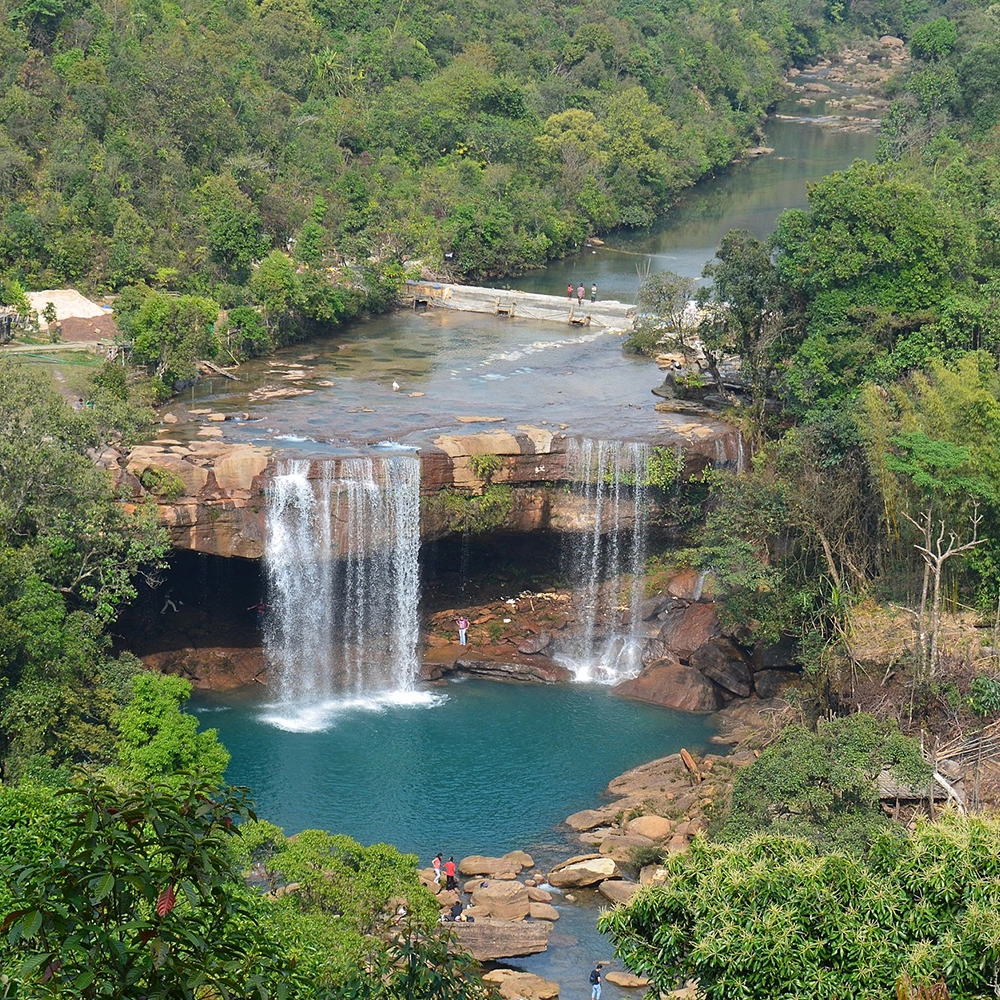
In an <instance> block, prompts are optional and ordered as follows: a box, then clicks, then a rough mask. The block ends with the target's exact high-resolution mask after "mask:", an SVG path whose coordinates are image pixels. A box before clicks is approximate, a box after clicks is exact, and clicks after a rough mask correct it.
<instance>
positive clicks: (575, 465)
mask: <svg viewBox="0 0 1000 1000" xmlns="http://www.w3.org/2000/svg"><path fill="white" fill-rule="evenodd" d="M649 457H650V449H649V446H648V445H645V444H642V443H640V442H635V441H593V440H589V439H584V440H580V441H573V442H572V443H571V445H570V448H569V451H568V453H567V458H568V460H569V466H570V469H571V470H572V474H573V477H574V480H575V484H576V485H575V487H574V489H575V490H576V492H577V493H578V495H579V497H580V500H581V503H582V506H583V509H582V510H581V512H580V522H581V529H582V530H581V531H579V532H577V533H574V534H573V535H571V536H570V540H569V541H568V543H567V546H566V548H565V549H564V555H563V568H564V572H565V574H566V576H567V578H568V580H569V582H570V583H571V585H572V586H573V588H574V590H575V593H576V612H577V623H576V628H575V630H574V638H573V640H572V642H571V648H569V649H567V651H566V654H565V658H566V661H567V666H569V667H570V669H572V670H573V672H574V674H575V675H576V679H577V680H581V681H599V682H602V683H608V684H614V683H617V682H618V681H620V680H623V679H624V678H626V677H631V676H633V675H634V674H636V673H637V672H638V671H639V668H640V666H641V663H640V651H641V643H640V641H639V640H640V635H639V632H640V628H641V622H639V620H638V615H637V614H635V609H636V608H637V606H638V604H639V602H640V601H641V600H642V598H643V596H644V595H643V579H644V576H643V572H644V569H645V561H646V534H647V517H648V496H647V485H646V480H647V466H648V463H649Z"/></svg>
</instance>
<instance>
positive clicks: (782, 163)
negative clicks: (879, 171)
mask: <svg viewBox="0 0 1000 1000" xmlns="http://www.w3.org/2000/svg"><path fill="white" fill-rule="evenodd" d="M786 110H800V109H794V108H793V109H786ZM813 110H814V111H816V112H817V113H819V114H821V113H822V110H823V109H822V107H817V108H815V109H813ZM766 141H767V143H768V145H770V146H773V147H774V148H775V152H774V153H773V154H771V155H768V156H763V157H759V158H756V159H753V160H749V161H747V162H745V163H741V164H737V165H734V166H733V167H732V168H731V169H730V170H728V171H727V172H726V173H725V174H724V175H721V176H719V177H717V178H714V179H711V180H708V181H706V182H705V183H704V184H701V185H699V187H698V188H697V189H696V190H694V191H692V192H690V193H689V194H688V195H687V196H685V197H684V198H682V199H681V201H680V202H679V203H678V205H677V206H676V207H675V209H674V210H673V211H672V212H671V213H670V214H669V216H668V217H667V218H666V219H665V220H664V221H663V222H662V224H661V225H659V226H657V227H656V228H655V229H653V230H650V231H646V232H642V233H616V234H612V235H610V236H608V237H607V246H605V247H603V248H600V249H597V250H593V251H592V250H587V251H585V252H583V253H581V254H579V255H577V256H576V257H573V258H569V259H567V260H565V261H562V262H559V263H557V264H554V265H552V266H551V267H549V268H547V269H545V270H544V271H540V272H536V273H534V274H531V275H526V276H524V277H521V278H517V279H512V280H511V285H512V286H514V287H517V288H522V289H525V290H530V291H544V292H552V293H556V294H558V293H560V292H561V291H562V290H564V289H565V287H566V285H567V283H570V282H571V283H573V284H576V283H578V282H582V283H584V284H585V285H586V286H587V287H588V289H589V287H590V284H591V283H592V282H596V283H597V285H598V288H599V294H600V295H601V296H602V297H605V298H618V299H621V300H624V301H634V300H635V296H636V291H637V288H638V280H639V278H638V275H639V272H640V271H641V270H642V269H643V268H645V266H646V265H647V263H648V265H649V266H650V267H651V269H653V270H663V269H670V270H675V271H678V272H680V273H682V274H685V275H690V276H698V275H700V273H701V269H702V267H703V266H704V264H705V262H706V261H708V260H709V259H710V258H711V257H712V256H713V253H714V250H715V247H716V246H717V245H718V243H719V241H720V240H721V238H722V236H723V235H724V234H725V233H726V232H727V231H728V230H729V229H732V228H745V229H749V230H750V231H751V232H753V233H755V234H756V235H758V236H764V235H766V234H767V233H768V232H769V231H770V230H771V229H772V228H773V226H774V222H775V219H776V217H777V215H778V214H779V213H780V211H781V210H782V209H784V208H788V207H798V206H804V205H805V204H806V185H807V183H808V182H810V181H814V180H817V179H818V178H820V177H821V176H823V175H824V174H826V173H828V172H830V171H832V170H835V169H839V168H843V167H845V166H847V165H849V164H850V163H851V162H852V161H853V160H854V159H856V158H870V157H871V156H872V155H873V154H874V148H875V142H876V139H875V135H874V133H857V132H851V131H845V130H839V129H835V128H830V127H828V126H827V125H825V124H821V123H820V122H819V121H811V120H809V119H804V120H800V121H772V122H771V123H770V124H769V126H768V130H767V139H766ZM241 378H242V379H243V381H242V382H241V383H240V384H239V385H238V386H237V385H234V384H233V383H224V382H222V380H213V381H211V382H208V383H205V384H203V385H201V386H199V387H197V388H195V389H194V390H192V393H191V396H190V397H189V399H187V400H186V401H185V402H187V403H188V404H189V405H190V406H191V407H192V408H195V407H212V408H213V409H216V410H221V411H223V412H227V413H228V414H229V415H231V416H233V415H237V414H240V413H243V412H247V413H250V414H251V417H252V419H249V420H243V419H240V418H237V419H233V420H229V421H227V422H226V423H225V425H224V429H225V430H224V433H225V435H226V437H227V438H229V439H235V440H246V441H255V442H257V443H262V444H270V445H273V446H276V447H278V448H281V449H284V450H286V451H288V452H292V451H294V452H297V453H299V454H303V453H304V454H309V455H314V454H324V453H330V452H340V451H356V450H357V447H358V445H359V444H365V445H369V446H371V445H375V446H379V445H381V446H382V447H388V448H395V447H400V446H404V447H405V446H411V447H415V446H418V445H419V444H420V443H422V442H423V441H426V440H427V439H428V438H432V437H433V436H434V434H436V433H438V432H439V431H441V430H443V429H448V430H454V429H455V428H456V427H458V426H461V427H462V428H463V429H464V430H466V431H468V430H474V429H476V425H475V424H474V423H473V424H471V425H470V424H468V423H465V422H463V423H461V424H459V423H457V418H458V417H461V416H466V417H467V416H470V415H484V416H485V415H489V416H494V417H502V418H504V421H503V422H502V423H499V424H495V423H491V424H488V425H484V426H488V427H497V426H499V427H504V426H508V427H513V426H514V425H515V423H516V422H519V421H529V420H530V421H531V422H532V423H535V424H545V423H549V424H550V425H551V426H552V427H553V428H555V427H558V428H560V429H564V430H565V431H566V432H567V433H569V434H579V435H590V436H602V435H605V436H614V437H623V436H628V437H630V438H643V437H647V438H651V439H655V438H656V437H657V435H662V434H663V433H665V432H666V431H667V430H668V429H669V425H668V424H667V423H665V422H664V418H665V416H666V415H662V414H656V413H655V411H654V410H653V403H654V400H653V398H652V397H651V396H650V393H649V390H650V388H651V387H652V386H653V385H655V384H656V383H657V382H659V380H660V379H659V375H658V372H657V370H656V368H655V366H653V365H652V364H651V363H650V362H648V361H644V360H641V359H636V358H631V357H627V356H625V355H623V353H622V352H621V349H620V341H619V339H618V338H617V337H616V336H608V335H604V334H598V333H593V332H591V331H584V332H583V333H579V334H572V333H570V332H568V331H567V329H566V328H565V327H561V326H554V325H549V326H546V325H545V324H532V323H525V322H520V321H515V320H498V319H495V318H493V317H476V316H469V315H462V314H454V313H447V312H440V313H435V312H431V313H425V314H414V313H412V312H406V313H400V314H397V315H394V316H387V317H381V318H378V319H374V320H372V321H370V322H364V323H357V324H354V325H352V326H351V327H349V328H347V329H345V330H343V331H342V332H339V333H338V334H337V336H336V338H335V339H329V340H324V341H321V342H319V341H318V342H315V343H311V344H308V345H299V346H297V347H296V348H294V349H288V350H285V351H282V352H281V353H280V354H279V356H278V357H277V358H275V359H271V360H268V361H262V362H259V363H257V364H256V365H252V366H248V367H247V369H245V370H242V371H241ZM393 382H395V383H396V384H397V386H398V388H397V389H394V388H393ZM170 431H171V436H174V434H176V433H179V434H181V435H183V433H184V432H185V428H184V426H183V423H182V424H181V425H176V426H174V427H171V428H170ZM194 707H195V709H196V710H197V711H199V712H201V713H204V714H203V720H204V722H205V723H206V724H207V725H212V726H217V727H218V729H219V731H220V735H221V736H222V739H223V741H224V742H225V744H226V745H227V746H228V748H229V749H230V751H231V753H232V755H233V757H232V763H231V765H230V768H229V771H228V775H227V777H228V778H229V780H231V781H233V782H234V783H237V784H247V785H249V786H251V787H252V788H253V790H254V794H255V798H256V801H257V805H258V810H259V813H260V815H261V816H262V817H266V818H268V819H270V820H272V821H274V822H277V823H278V824H279V825H281V826H283V827H284V828H285V829H286V831H287V832H289V833H291V832H295V831H297V830H301V829H304V828H308V827H321V828H324V829H328V830H331V831H336V832H344V833H348V834H350V835H352V836H354V837H356V838H357V839H359V840H361V841H364V842H366V843H368V842H374V841H387V842H390V843H392V844H395V845H397V846H399V847H400V848H402V849H404V850H408V851H413V852H415V853H417V854H418V855H419V856H420V858H421V862H422V864H425V865H426V864H429V863H430V859H431V857H432V856H433V855H434V853H435V852H436V851H438V850H441V851H443V852H444V853H445V856H446V857H447V856H448V855H449V854H454V855H455V857H456V858H458V857H460V856H461V855H462V854H464V853H484V854H490V853H495V852H496V853H502V852H504V851H507V850H510V849H513V848H524V849H527V850H529V851H533V852H534V853H536V855H538V856H539V857H540V858H543V859H547V860H553V859H554V858H556V857H557V856H560V855H562V856H565V855H566V854H569V853H575V849H576V848H575V846H574V845H573V844H571V842H570V841H568V840H567V839H566V836H565V831H562V830H560V829H559V826H558V824H559V822H560V820H561V819H562V818H564V817H565V816H566V815H568V814H569V813H571V812H573V811H575V810H576V809H579V808H583V807H586V806H588V805H591V804H593V803H594V802H595V801H596V799H597V797H598V795H599V793H600V791H601V789H602V788H603V787H604V785H605V784H606V783H607V781H608V780H609V779H610V778H611V777H612V776H613V775H615V774H617V773H620V772H621V771H623V770H625V769H627V768H629V767H631V766H634V765H636V764H638V763H640V762H641V761H644V760H649V759H652V758H654V757H657V756H662V755H665V754H668V753H671V752H674V751H676V750H677V749H678V748H679V747H680V746H682V745H683V746H687V747H688V748H689V749H691V750H697V749H702V748H704V747H705V746H706V741H707V739H708V737H709V735H710V730H709V728H708V727H707V725H706V724H705V723H704V721H702V720H700V719H698V718H694V717H691V716H684V715H679V714H677V713H672V712H667V711H664V710H658V709H655V708H652V707H649V706H643V705H635V704H627V703H623V702H620V701H617V700H615V699H611V698H609V697H607V694H606V689H605V688H601V687H597V686H593V685H571V686H566V687H561V688H536V687H531V688H524V687H517V686H502V685H493V686H490V685H483V684H474V683H456V684H450V685H446V686H445V687H443V688H438V689H434V690H431V691H429V692H422V693H419V694H418V695H417V696H415V697H413V698H411V699H409V700H408V701H406V700H404V701H402V702H401V703H400V704H396V705H391V704H390V705H387V704H385V703H383V704H381V705H379V706H374V705H371V704H365V703H363V702H362V703H355V704H346V703H345V705H344V707H343V711H342V712H339V713H334V714H333V715H330V716H328V717H327V718H326V721H325V722H324V726H323V727H322V728H321V729H320V730H319V731H313V732H293V731H289V729H288V728H285V727H283V726H282V723H281V719H280V713H276V712H275V711H274V710H273V707H269V706H267V705H262V704H259V703H254V702H248V701H234V700H233V699H229V700H228V702H226V703H222V702H218V701H208V700H205V699H202V700H200V701H198V702H196V704H195V705H194ZM581 897H582V899H581V901H580V902H577V903H575V904H570V903H566V902H564V901H561V900H559V901H557V902H558V908H559V910H560V912H561V914H562V919H561V920H560V921H559V923H558V924H557V925H556V928H555V930H556V935H555V936H554V937H553V944H556V943H557V942H558V945H559V946H558V947H552V948H550V950H549V952H547V953H545V954H544V955H539V956H533V957H531V958H529V959H524V960H518V962H517V963H516V964H517V965H518V967H521V968H526V969H530V970H531V971H534V972H538V973H540V974H542V975H546V976H548V977H549V978H553V979H556V980H557V981H559V982H560V983H561V985H562V988H563V996H564V997H570V998H571V997H573V996H575V995H583V991H584V990H586V989H587V983H586V978H585V977H586V974H587V970H588V968H589V967H591V966H592V964H593V962H594V960H595V959H598V958H608V957H610V954H609V953H610V949H609V947H608V945H607V943H606V942H603V941H602V940H601V939H600V938H599V937H598V936H597V935H596V932H595V931H594V928H593V924H594V917H595V913H596V908H597V906H598V905H599V904H598V901H597V900H596V899H595V898H594V897H593V896H592V895H590V894H587V893H582V894H581ZM605 989H606V991H607V995H608V997H609V998H611V1000H616V998H617V997H618V996H621V995H622V991H618V990H616V989H615V988H614V987H612V986H610V985H606V987H605Z"/></svg>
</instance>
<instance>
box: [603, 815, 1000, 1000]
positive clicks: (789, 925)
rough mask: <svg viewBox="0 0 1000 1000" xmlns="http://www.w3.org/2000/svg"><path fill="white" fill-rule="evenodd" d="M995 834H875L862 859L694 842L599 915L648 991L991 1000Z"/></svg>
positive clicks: (806, 848)
mask: <svg viewBox="0 0 1000 1000" xmlns="http://www.w3.org/2000/svg"><path fill="white" fill-rule="evenodd" d="M998 849H1000V825H998V823H997V821H995V820H985V819H958V818H953V817H948V818H946V819H945V820H943V821H942V822H940V823H937V824H929V823H924V824H921V825H920V826H919V827H918V828H917V830H916V832H915V833H914V834H913V835H912V836H899V835H897V834H894V833H891V832H884V833H879V834H876V835H875V837H874V840H873V842H872V845H871V848H870V851H869V853H868V856H867V858H866V859H864V860H862V859H860V858H858V857H856V856H852V855H846V854H840V853H832V854H826V855H824V854H819V853H817V852H816V850H815V848H814V847H813V846H812V845H810V844H809V843H807V842H806V841H801V840H793V839H788V838H780V837H769V836H763V835H761V836H757V837H754V838H751V839H750V840H747V841H744V842H742V843H739V844H735V845H725V844H709V843H707V842H706V841H704V840H699V841H696V842H695V844H694V845H693V847H692V849H691V851H690V852H689V853H687V854H681V855H674V856H672V857H671V858H669V859H668V860H667V863H666V866H667V871H668V874H667V879H666V882H665V883H664V884H663V885H662V886H651V887H648V888H646V889H644V890H643V891H641V892H639V893H637V894H636V895H635V896H634V897H633V899H632V902H631V903H629V904H628V905H627V906H624V907H618V908H616V909H614V910H612V911H611V912H609V913H606V914H605V915H603V916H602V917H601V918H600V920H599V922H598V926H599V928H600V929H601V930H604V931H606V932H608V933H610V934H611V937H612V939H613V941H614V943H615V952H616V954H617V955H618V957H619V958H620V959H621V960H622V961H623V962H624V963H625V964H626V966H627V967H628V968H629V969H632V970H634V971H635V972H637V973H638V974H640V975H644V976H648V977H649V978H650V979H651V980H652V983H651V988H652V989H653V990H654V991H656V992H659V993H665V992H669V990H670V989H671V988H672V987H673V984H674V983H676V982H678V981H684V980H687V979H696V980H698V983H699V990H700V991H701V992H702V993H703V994H704V996H705V997H706V998H707V1000H735V998H738V997H748V996H749V997H802V996H826V997H871V998H875V997H885V996H886V995H887V994H888V993H889V991H890V989H891V986H892V984H893V983H895V982H896V981H897V979H899V978H900V976H901V975H903V974H904V973H905V974H906V975H907V976H908V977H909V978H910V979H911V980H912V981H913V982H915V983H928V984H929V983H936V982H938V981H941V980H944V981H946V982H947V984H948V987H949V989H950V991H951V993H952V995H953V996H956V997H977V996H985V995H987V994H988V993H989V991H990V990H992V986H991V985H989V984H990V983H991V982H992V980H993V972H994V969H995V968H996V967H997V964H998V962H1000V945H998V937H997V933H996V929H997V920H996V916H995V913H996V910H997V906H998V904H1000V895H998V892H1000V890H998V886H1000V880H998V877H997V876H998V875H1000V868H998V865H1000V860H998V859H1000V850H998Z"/></svg>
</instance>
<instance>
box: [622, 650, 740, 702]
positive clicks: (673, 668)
mask: <svg viewBox="0 0 1000 1000" xmlns="http://www.w3.org/2000/svg"><path fill="white" fill-rule="evenodd" d="M612 693H613V694H617V695H619V696H620V697H622V698H634V699H635V700H636V701H648V702H652V703H653V704H654V705H662V706H663V707H664V708H676V709H678V710H679V711H681V712H716V711H718V709H719V707H720V706H721V705H722V697H721V695H720V694H719V689H718V688H717V687H716V686H715V685H714V684H713V683H712V682H711V681H710V680H709V679H708V678H707V677H706V676H705V675H704V674H703V673H702V672H701V671H700V670H696V669H695V668H694V667H687V666H684V665H683V664H681V663H677V662H676V661H673V660H659V661H658V662H656V663H651V664H650V665H649V666H648V667H643V668H642V671H641V672H640V673H639V675H638V676H637V677H630V678H629V679H628V680H624V681H622V682H621V683H620V684H618V685H616V686H615V687H614V688H612Z"/></svg>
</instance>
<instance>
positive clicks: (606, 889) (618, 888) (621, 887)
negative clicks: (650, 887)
mask: <svg viewBox="0 0 1000 1000" xmlns="http://www.w3.org/2000/svg"><path fill="white" fill-rule="evenodd" d="M638 888H639V886H638V885H636V883H635V882H625V881H624V880H623V879H620V878H609V879H607V880H606V881H604V882H602V883H601V884H600V885H599V886H598V887H597V891H598V892H599V893H600V894H601V895H602V896H603V897H604V898H605V899H609V900H611V902H612V903H615V904H616V905H617V904H619V903H620V904H625V903H628V902H629V901H630V900H631V899H632V897H633V896H634V895H635V893H636V890H637V889H638Z"/></svg>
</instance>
